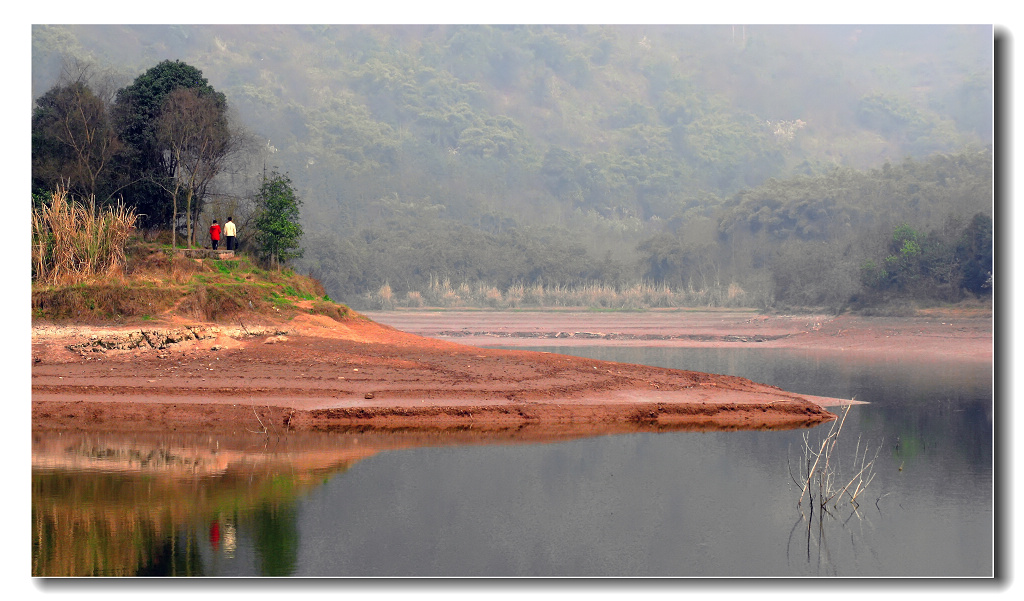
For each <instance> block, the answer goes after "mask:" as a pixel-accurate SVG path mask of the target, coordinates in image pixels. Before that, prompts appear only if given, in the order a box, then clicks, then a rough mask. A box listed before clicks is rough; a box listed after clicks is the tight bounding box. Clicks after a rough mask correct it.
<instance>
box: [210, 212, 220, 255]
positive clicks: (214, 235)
mask: <svg viewBox="0 0 1024 601" xmlns="http://www.w3.org/2000/svg"><path fill="white" fill-rule="evenodd" d="M210 242H213V250H217V245H218V244H219V243H220V226H219V225H217V220H216V219H214V220H213V225H211V226H210Z"/></svg>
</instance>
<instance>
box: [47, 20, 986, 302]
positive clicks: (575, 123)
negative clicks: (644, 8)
mask: <svg viewBox="0 0 1024 601" xmlns="http://www.w3.org/2000/svg"><path fill="white" fill-rule="evenodd" d="M32 44H33V96H34V98H37V97H39V96H40V95H41V94H43V93H44V92H46V91H47V89H49V88H50V86H52V85H53V84H54V82H55V80H56V78H57V74H58V72H59V70H60V66H61V61H62V59H63V58H64V57H67V56H76V57H79V58H85V59H88V60H91V61H92V62H93V63H94V64H95V65H97V67H99V68H101V69H109V70H110V71H111V72H112V73H113V74H114V76H115V77H120V78H121V80H122V84H121V85H127V84H128V83H130V82H131V80H132V79H133V78H134V77H136V76H137V75H138V74H140V73H141V72H143V71H145V70H146V69H148V68H150V67H152V66H153V65H155V64H157V63H158V62H160V61H163V60H165V59H171V60H182V61H184V62H186V63H188V64H190V65H193V66H195V67H197V68H198V69H200V70H201V71H202V74H203V75H204V76H205V77H206V78H207V79H208V80H209V83H210V85H211V86H212V87H213V88H215V89H216V90H217V91H219V92H221V93H223V94H224V95H225V96H226V98H227V102H228V105H229V107H230V108H231V109H232V110H233V111H235V112H236V114H237V115H238V117H239V120H240V121H241V122H242V123H244V124H245V125H246V126H247V127H248V128H249V129H250V130H251V131H253V132H254V133H255V134H256V135H258V136H260V137H261V139H265V140H266V145H265V148H264V151H265V152H266V162H267V163H268V165H272V166H275V167H277V168H279V169H280V170H281V171H284V172H287V173H288V174H289V175H290V176H291V178H292V181H293V182H294V184H295V187H296V190H297V192H298V194H299V196H300V197H301V198H302V199H303V200H304V206H303V222H304V227H305V231H306V232H307V234H306V238H305V248H306V253H305V257H304V258H303V259H301V260H299V261H298V262H297V263H296V266H297V267H298V268H300V269H304V270H307V271H312V272H314V273H315V274H316V275H318V276H319V277H320V278H321V279H322V280H323V281H324V284H325V286H326V287H327V289H328V292H330V293H331V294H332V296H334V297H336V298H340V299H342V300H346V301H349V302H352V303H353V304H355V305H356V306H358V305H359V299H360V298H369V297H367V296H366V294H367V293H369V292H376V291H378V289H380V287H381V286H382V285H383V284H385V283H387V284H389V287H390V289H392V290H393V293H394V294H395V295H397V296H398V297H399V298H405V296H403V295H405V294H407V293H408V292H416V291H424V290H425V289H427V288H428V287H430V286H431V285H432V284H433V285H436V283H437V282H439V281H442V280H444V279H448V280H450V281H451V282H452V283H456V284H457V283H463V282H468V283H474V284H475V283H485V284H488V285H493V286H497V287H499V288H502V289H504V288H507V287H509V286H512V285H514V284H523V285H530V284H537V283H545V284H547V285H549V286H552V285H565V286H569V285H580V284H582V283H585V282H602V283H604V284H607V285H612V286H619V287H621V286H624V285H627V284H630V283H634V282H639V281H641V280H642V279H643V280H647V281H657V282H666V283H671V284H672V285H674V286H680V287H687V286H689V287H690V288H691V289H695V290H697V289H708V288H709V287H718V288H721V289H723V290H724V289H725V288H724V287H727V286H730V285H734V286H735V289H738V290H744V291H746V293H749V294H753V292H752V291H755V290H756V291H759V293H758V296H757V298H758V299H760V300H759V301H758V302H761V303H762V304H771V303H772V302H776V301H777V300H778V298H779V295H782V298H788V297H786V294H787V293H786V292H785V289H786V286H784V285H782V284H781V283H780V281H779V279H778V277H777V276H778V274H777V273H776V272H775V271H774V270H775V269H776V267H777V266H778V265H779V264H780V263H779V260H780V259H779V258H780V257H784V256H789V255H787V254H786V253H790V254H793V255H794V256H805V255H806V252H807V251H806V250H804V251H801V250H800V248H801V247H800V246H799V245H804V244H822V243H827V244H829V245H830V246H829V248H831V249H833V250H834V252H840V251H842V252H843V253H844V254H843V255H842V256H843V260H842V261H840V262H839V263H840V264H842V265H843V266H844V269H846V270H847V271H845V272H844V273H846V276H844V278H845V279H844V282H845V283H844V284H843V285H842V286H841V287H840V288H841V292H836V291H832V292H830V293H828V294H825V295H824V296H821V295H809V296H808V295H806V294H803V295H800V298H796V297H793V298H789V299H788V300H789V301H790V302H798V301H799V302H806V303H819V304H822V303H826V302H827V303H835V302H838V303H839V304H840V305H842V304H844V302H845V301H837V300H836V299H838V298H842V297H845V296H847V295H848V294H853V295H856V294H857V293H858V291H860V290H859V286H861V284H862V283H863V282H862V280H863V277H862V276H863V274H862V273H861V272H862V271H863V268H865V266H866V262H867V261H868V260H871V259H874V260H876V261H879V262H880V261H884V259H885V257H887V256H889V253H890V251H889V250H888V248H887V246H886V244H887V242H886V241H885V240H882V242H881V243H879V240H880V239H881V238H879V236H882V237H883V238H884V237H885V236H891V235H892V233H893V230H894V228H896V227H898V226H899V225H901V224H902V223H903V222H906V223H908V224H909V226H910V227H912V228H914V229H915V231H917V232H920V234H921V236H922V237H924V236H926V235H927V234H928V233H929V232H932V231H933V230H934V231H938V230H942V231H944V232H946V233H945V234H943V235H944V236H945V238H944V240H945V241H946V243H948V244H954V242H955V241H956V240H959V239H960V238H959V237H961V236H962V235H965V234H964V232H965V231H966V229H965V228H968V226H969V224H970V223H973V222H972V221H971V219H973V216H974V215H975V214H977V213H979V212H980V213H984V214H986V215H988V216H989V219H991V165H992V158H991V150H990V144H991V141H992V94H993V87H992V77H993V66H992V31H991V28H990V27H986V26H849V25H843V26H740V25H737V26H728V25H726V26H401V27H399V26H324V25H316V26H229V25H222V26H100V25H95V26H34V27H33V35H32ZM936 157H939V158H936ZM936 160H938V161H940V162H942V164H941V165H938V166H936V164H935V163H934V161H936ZM954 173H955V175H954ZM922 177H924V178H925V179H924V180H922V179H921V178H922ZM933 177H935V178H938V180H936V182H938V183H936V182H933V181H932V179H930V178H933ZM953 177H955V178H956V179H955V181H957V182H960V184H959V185H958V186H955V188H956V190H958V192H957V194H959V195H958V196H955V197H952V198H951V197H949V194H946V193H945V192H944V193H943V194H939V195H938V196H936V195H934V194H930V193H924V192H921V190H922V189H924V190H944V191H945V190H948V189H949V188H948V187H946V186H944V185H943V184H942V183H941V182H942V181H951V180H950V178H953ZM872 178H888V180H887V181H888V184H887V185H885V186H884V185H881V183H878V184H877V185H875V184H871V183H868V182H867V181H866V180H870V179H872ZM903 178H908V179H903ZM237 181H238V180H234V181H232V180H230V178H225V179H224V181H222V182H221V188H220V190H219V191H220V192H224V193H235V194H242V193H244V191H240V190H237V189H233V188H232V184H233V183H235V184H237ZM851 182H856V184H855V185H853V184H851ZM963 182H971V184H975V183H978V184H979V185H980V187H979V186H974V187H972V188H967V187H964V185H963ZM235 187H236V188H237V185H236V186H235ZM854 190H856V191H858V192H856V193H855V192H854ZM867 190H870V192H868V191H867ZM773 191H774V192H773ZM860 192H863V193H864V194H875V195H877V194H888V195H889V196H888V197H886V198H880V197H877V196H871V197H870V198H871V199H872V200H871V201H870V202H868V201H864V200H863V199H862V198H861V197H860V196H857V194H859V193H860ZM986 193H987V194H988V196H986ZM940 196H941V198H940ZM794 203H795V204H794ZM819 205H820V206H819ZM211 206H213V205H211ZM781 206H786V207H789V209H788V210H790V213H789V214H787V215H783V214H782V213H780V212H779V211H780V209H779V208H778V207H781ZM794 207H796V208H794ZM837 207H841V208H842V210H841V211H840V210H839V209H837ZM881 208H884V214H882V213H880V214H878V215H877V216H876V215H874V214H873V213H872V214H871V215H868V214H867V213H868V212H872V211H875V210H876V209H881ZM837 211H838V212H837ZM773 212H774V213H776V214H775V215H774V217H772V216H771V215H769V213H773ZM755 214H756V215H760V217H757V218H756V219H753V218H752V217H751V216H752V215H755ZM837 215H838V217H837ZM851 215H853V216H851ZM221 217H223V216H221ZM761 218H764V219H765V220H767V221H765V223H772V222H771V219H773V218H774V219H778V220H781V221H780V223H783V222H786V220H787V219H790V220H792V221H793V223H792V224H791V225H784V226H779V227H774V228H773V227H772V226H770V227H768V228H762V227H760V225H758V224H760V223H761V221H758V220H759V219H761ZM752 219H753V221H752ZM801 220H802V221H803V223H802V224H801V223H799V222H801ZM740 222H742V223H743V224H744V228H745V229H743V228H738V227H737V226H736V224H737V223H740ZM954 230H955V231H954ZM766 232H770V233H771V236H767V234H766ZM880 232H881V233H880ZM759 236H760V238H759ZM766 236H767V237H766ZM752 241H753V242H752ZM753 245H756V246H757V252H756V253H755V252H754V251H753V250H752V246H753ZM954 246H955V244H954ZM807 248H810V247H807ZM835 249H839V250H835ZM658 253H662V254H665V253H668V254H669V255H670V258H671V257H674V258H671V260H668V259H666V258H665V257H664V256H662V255H659V254H658ZM672 253H674V254H672ZM738 254H742V255H743V256H744V258H743V260H739V259H738V257H737V255H738ZM757 254H759V255H760V257H761V258H760V259H758V258H756V257H755V256H754V255H757ZM818 254H820V253H818ZM877 264H881V263H877ZM886 273H889V272H886ZM837 277H838V276H837ZM812 279H813V278H812ZM868 279H870V278H868ZM876 284H877V282H876ZM946 285H947V287H949V286H952V287H953V288H956V289H957V290H958V291H959V288H958V286H959V284H958V283H952V284H951V283H949V282H946ZM837 290H838V288H837ZM947 292H948V291H947ZM958 294H959V292H958V293H957V294H953V293H951V292H949V293H948V294H947V296H949V297H950V298H953V297H956V296H958ZM733 296H734V295H733ZM731 297H732V296H731ZM861 297H863V295H861ZM744 300H745V301H746V302H747V303H752V302H754V300H755V299H754V297H752V296H749V295H748V298H745V299H744Z"/></svg>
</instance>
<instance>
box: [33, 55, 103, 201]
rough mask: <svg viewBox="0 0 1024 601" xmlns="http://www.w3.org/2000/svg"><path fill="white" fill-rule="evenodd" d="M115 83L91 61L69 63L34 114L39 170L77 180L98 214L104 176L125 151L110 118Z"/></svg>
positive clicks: (46, 175) (79, 187)
mask: <svg viewBox="0 0 1024 601" xmlns="http://www.w3.org/2000/svg"><path fill="white" fill-rule="evenodd" d="M111 83H112V82H111V80H110V78H109V77H103V78H101V77H97V76H96V75H95V74H94V72H93V69H92V67H91V65H89V64H88V63H85V62H82V61H68V62H65V63H64V66H63V68H62V70H61V76H60V79H59V81H58V83H57V85H55V86H54V87H53V88H52V89H51V90H49V91H48V92H47V93H46V94H44V95H43V96H42V97H41V98H40V99H39V101H37V103H36V110H35V111H34V113H33V130H34V131H33V145H34V146H37V148H34V149H33V155H34V157H33V158H34V163H35V169H34V170H36V171H37V172H38V173H40V174H42V175H44V177H48V178H51V179H56V180H64V181H68V182H72V183H73V185H74V186H75V187H76V188H78V190H79V191H80V192H81V193H82V194H83V196H86V197H88V198H89V201H90V205H91V211H92V213H93V214H94V215H95V214H96V195H97V194H98V192H99V190H100V187H101V178H103V177H105V176H106V175H107V171H108V170H109V169H110V165H111V163H112V162H113V160H114V157H115V155H116V154H117V153H118V152H119V151H120V150H121V147H122V145H121V142H120V140H119V139H118V137H117V133H116V131H115V129H114V127H113V124H112V123H111V120H110V119H109V112H108V108H109V105H110V100H111V98H112V94H111V92H110V90H111V88H112V86H111V85H110V84H111ZM37 136H38V138H37ZM37 140H38V141H37Z"/></svg>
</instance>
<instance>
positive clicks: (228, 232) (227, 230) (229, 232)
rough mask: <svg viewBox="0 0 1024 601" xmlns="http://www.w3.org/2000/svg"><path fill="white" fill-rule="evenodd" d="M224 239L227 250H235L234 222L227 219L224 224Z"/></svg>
mask: <svg viewBox="0 0 1024 601" xmlns="http://www.w3.org/2000/svg"><path fill="white" fill-rule="evenodd" d="M224 239H225V240H226V241H227V245H228V250H235V222H234V221H231V218H230V217H228V221H227V223H225V224H224Z"/></svg>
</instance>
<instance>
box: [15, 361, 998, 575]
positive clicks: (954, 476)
mask: <svg viewBox="0 0 1024 601" xmlns="http://www.w3.org/2000/svg"><path fill="white" fill-rule="evenodd" d="M562 350H563V351H564V350H566V349H562ZM573 350H574V351H575V352H580V353H584V352H591V353H592V355H593V356H594V358H610V359H613V360H620V361H631V362H637V363H648V364H652V365H659V364H665V365H666V366H668V367H681V368H683V369H700V370H702V371H711V372H715V373H735V375H741V376H744V377H750V378H752V379H757V380H760V381H765V382H766V383H769V384H777V385H780V386H783V387H785V388H787V389H793V390H795V391H797V392H806V393H807V394H816V395H821V396H837V397H847V398H849V397H853V396H855V397H857V398H858V399H862V400H868V401H870V404H868V405H859V406H855V407H854V408H853V410H852V411H851V414H850V417H849V418H848V419H849V422H848V423H847V425H846V426H845V428H847V429H848V430H845V431H844V432H845V433H844V439H843V440H842V443H841V446H840V447H839V448H838V449H837V450H836V453H837V454H836V457H838V459H839V460H840V461H841V464H842V466H843V470H842V471H843V473H849V471H848V469H847V467H848V465H849V464H850V463H852V461H853V459H852V458H853V456H855V455H856V454H857V453H856V452H855V451H856V449H857V448H858V446H857V445H858V442H859V448H860V449H863V448H865V447H866V448H870V449H871V452H872V453H874V451H875V449H880V452H879V453H878V458H877V463H876V470H877V478H876V479H875V480H874V481H872V482H871V484H870V486H869V488H868V491H867V492H866V493H864V494H863V495H862V496H861V497H859V502H858V505H856V506H853V505H849V504H848V505H844V506H840V507H832V506H827V507H826V511H822V509H821V507H820V506H817V507H813V508H812V507H809V506H807V505H806V503H805V504H804V505H803V506H798V505H797V504H796V500H797V499H798V497H799V496H800V492H801V491H800V488H799V487H798V486H796V484H795V483H794V481H793V478H792V477H791V475H790V474H791V464H792V463H795V462H797V461H799V460H800V458H801V457H802V453H801V449H802V445H803V444H804V441H803V437H802V435H803V434H804V433H805V431H800V430H788V431H764V432H762V431H739V432H696V431H678V430H677V431H658V430H657V429H656V428H652V429H650V430H648V431H638V430H631V431H607V432H600V433H597V434H601V435H599V436H592V437H583V436H584V435H585V432H582V431H572V430H566V429H564V428H559V429H549V430H534V431H531V430H529V429H527V430H525V431H522V432H515V433H513V432H508V431H492V432H487V433H482V432H472V431H465V430H455V431H447V432H438V431H434V432H417V431H406V432H390V433H385V432H372V431H368V432H355V431H349V432H340V431H339V432H330V433H290V434H289V435H287V436H281V437H279V438H272V437H267V436H256V435H239V436H234V437H230V436H218V435H215V434H176V433H168V434H162V435H152V436H148V435H142V434H115V433H93V434H76V433H56V432H53V433H43V432H36V433H34V436H35V438H34V442H33V484H32V486H33V491H32V537H33V543H32V563H33V568H32V570H33V574H34V575H48V576H62V575H68V576H71V575H74V576H81V575H110V576H122V575H126V576H127V575H164V576H246V575H275V576H283V575H296V576H396V575H397V576H522V575H525V576H793V575H799V576H802V575H825V576H828V575H839V576H985V575H989V574H991V571H992V566H993V561H992V525H993V522H992V494H991V491H992V471H991V463H992V403H991V387H990V380H989V379H988V376H987V372H986V366H974V367H963V366H953V365H949V366H939V368H937V369H936V366H934V365H924V366H914V365H912V364H907V363H904V364H900V365H898V366H895V367H894V366H892V365H872V364H863V363H856V362H851V361H848V360H839V359H835V358H828V357H796V356H791V355H783V354H778V355H772V354H769V355H765V354H762V355H753V354H751V355H745V354H744V353H740V354H739V355H731V356H724V355H723V356H721V357H720V359H716V358H715V357H714V356H710V358H709V355H707V354H705V355H692V354H688V353H678V354H676V355H673V354H671V353H668V354H666V349H643V350H645V351H650V353H649V354H647V355H644V354H636V352H637V349H633V348H630V349H618V350H619V351H623V354H621V355H615V354H613V353H610V352H609V350H608V349H600V350H596V349H591V350H590V351H588V350H587V349H573ZM675 350H677V351H678V350H684V349H675ZM716 361H717V363H716ZM696 362H703V363H700V364H699V366H695V363H696ZM730 370H735V371H732V372H730ZM780 379H781V380H784V381H779V380H780ZM787 382H788V384H787ZM827 430H828V426H827V425H826V426H823V427H819V428H815V429H813V430H811V431H810V432H807V434H808V436H809V438H808V440H809V441H810V442H811V444H815V443H817V442H818V441H820V440H821V439H822V438H823V437H824V435H825V434H826V433H827ZM591 434H594V433H593V432H591ZM847 435H848V436H847Z"/></svg>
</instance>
